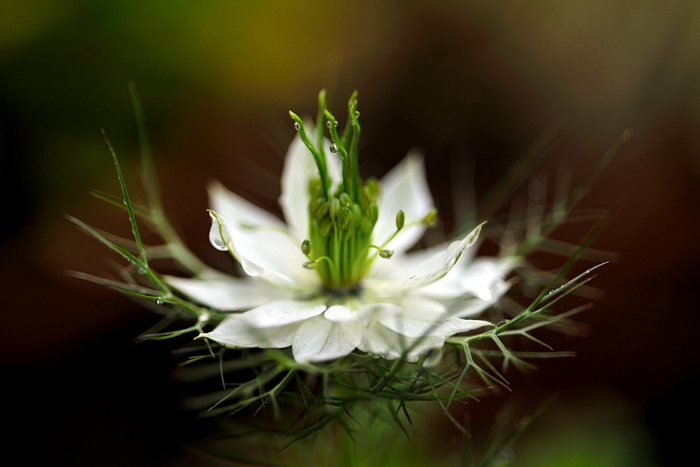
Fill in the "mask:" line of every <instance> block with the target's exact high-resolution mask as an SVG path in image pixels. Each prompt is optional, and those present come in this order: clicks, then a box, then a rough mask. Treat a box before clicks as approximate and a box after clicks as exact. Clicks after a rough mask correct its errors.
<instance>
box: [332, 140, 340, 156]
mask: <svg viewBox="0 0 700 467" xmlns="http://www.w3.org/2000/svg"><path fill="white" fill-rule="evenodd" d="M330 149H331V152H332V153H333V154H337V153H338V150H339V149H338V145H337V144H335V143H333V144H331V147H330Z"/></svg>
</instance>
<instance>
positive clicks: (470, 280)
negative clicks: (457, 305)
mask: <svg viewBox="0 0 700 467" xmlns="http://www.w3.org/2000/svg"><path fill="white" fill-rule="evenodd" d="M519 262H520V260H519V258H516V257H508V258H478V259H475V260H473V261H465V258H464V257H462V258H460V260H459V262H458V263H457V265H456V266H455V267H454V268H452V270H451V271H450V272H449V273H447V274H446V275H445V277H443V278H442V279H441V280H439V281H436V282H433V283H432V284H430V285H428V286H426V287H424V288H423V289H421V291H420V293H421V295H425V296H429V297H433V298H439V299H452V298H457V297H460V296H464V295H470V296H473V297H477V298H479V299H481V300H483V301H486V302H490V301H491V300H492V298H493V297H494V295H495V294H499V291H500V295H502V294H503V293H505V291H507V287H506V288H505V290H503V287H504V284H505V281H504V280H503V279H504V278H505V276H507V275H508V273H510V271H512V270H513V268H514V267H515V266H517V264H518V263H519Z"/></svg>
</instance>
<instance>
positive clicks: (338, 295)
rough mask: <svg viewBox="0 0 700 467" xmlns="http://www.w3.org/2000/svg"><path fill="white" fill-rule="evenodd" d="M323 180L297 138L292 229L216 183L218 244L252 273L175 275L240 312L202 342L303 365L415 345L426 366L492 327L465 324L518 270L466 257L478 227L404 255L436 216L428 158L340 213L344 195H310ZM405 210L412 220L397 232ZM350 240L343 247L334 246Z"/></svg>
mask: <svg viewBox="0 0 700 467" xmlns="http://www.w3.org/2000/svg"><path fill="white" fill-rule="evenodd" d="M302 131H303V129H302ZM324 144H325V147H326V148H328V147H329V145H330V142H324ZM326 164H327V166H326V170H327V174H328V181H329V183H330V185H331V186H329V187H328V193H335V195H329V198H333V199H338V191H339V190H337V187H338V186H340V185H341V184H342V183H343V182H344V181H347V179H344V178H343V176H344V172H343V169H342V168H341V164H340V159H339V158H338V157H337V156H335V155H333V154H331V155H330V156H329V157H326ZM346 170H347V168H346ZM314 179H316V180H317V181H316V185H315V186H316V187H317V190H321V189H322V188H319V187H318V183H319V182H318V179H319V169H318V162H315V160H314V157H313V156H312V154H311V152H310V151H309V149H307V146H306V145H305V144H304V143H303V142H302V141H301V139H300V138H299V136H297V137H296V138H295V139H294V141H293V142H292V144H291V146H290V148H289V151H288V153H287V157H286V160H285V166H284V171H283V174H282V181H281V182H282V196H281V197H280V204H281V206H282V210H283V213H284V217H285V220H286V224H285V223H284V222H282V221H281V220H280V219H278V218H277V217H276V216H274V215H272V214H270V213H268V212H267V211H264V210H262V209H260V208H258V207H257V206H254V205H253V204H251V203H250V202H248V201H246V200H245V199H243V198H241V197H239V196H238V195H236V194H234V193H232V192H230V191H228V190H226V189H225V188H224V187H223V186H221V185H220V184H218V183H215V184H212V185H211V186H210V187H209V196H210V202H211V207H212V217H213V224H212V231H211V236H210V239H211V241H212V244H213V245H214V246H215V247H217V248H219V249H222V250H223V249H228V250H229V251H230V252H231V254H232V255H233V256H234V257H235V258H236V260H237V261H238V262H239V263H240V264H241V266H242V268H243V271H244V272H245V273H246V275H247V277H244V278H236V277H230V276H226V275H223V274H222V275H220V276H217V277H206V278H198V279H183V278H176V277H168V278H166V279H167V281H168V283H169V284H170V285H172V286H173V287H174V288H176V289H177V290H179V291H181V292H182V293H184V294H185V295H187V296H189V297H191V298H192V299H194V300H196V301H198V302H200V303H202V304H204V305H206V306H209V307H212V308H215V309H218V310H224V311H233V312H236V313H231V314H230V315H229V316H228V317H226V318H225V319H224V320H223V321H222V322H221V323H220V324H219V325H218V326H217V327H216V328H215V329H214V330H213V331H211V332H207V333H203V334H202V335H201V337H206V338H208V339H211V340H214V341H216V342H218V343H219V344H221V345H223V346H226V347H232V348H251V347H252V348H284V347H289V346H291V347H292V350H293V354H294V358H295V359H296V360H297V361H298V362H318V361H324V360H331V359H336V358H340V357H343V356H345V355H347V354H349V353H350V352H352V351H353V350H355V349H358V350H360V351H363V352H368V353H370V354H372V355H376V356H382V357H386V358H390V359H396V358H398V357H399V356H400V355H401V354H402V353H403V352H404V351H405V350H406V349H408V348H409V347H411V346H413V347H412V348H411V350H410V351H409V354H408V359H409V360H410V361H417V360H418V359H419V358H420V357H421V356H422V355H424V354H425V353H426V352H427V351H428V350H430V349H435V348H440V347H441V346H442V345H443V343H444V341H445V339H446V338H447V337H449V336H451V335H454V334H456V333H461V332H466V331H471V330H473V329H477V328H480V327H483V326H488V325H491V323H489V322H487V321H481V320H473V319H464V317H467V316H473V315H475V314H477V313H479V312H481V311H483V310H484V309H486V308H487V307H488V306H490V305H492V304H493V303H494V302H495V301H496V300H498V299H499V298H500V297H501V296H502V295H503V293H505V292H506V290H507V289H508V283H507V282H505V281H504V280H503V278H504V277H505V275H506V274H508V272H509V271H510V270H511V268H512V267H513V266H514V262H513V260H508V259H495V258H491V259H478V260H471V258H467V256H468V253H467V252H465V250H466V249H467V248H469V247H470V246H471V245H472V244H474V242H475V241H476V239H477V236H478V234H479V230H480V227H477V228H476V229H475V230H474V231H473V232H471V233H470V234H469V235H467V236H466V237H465V238H464V239H462V240H459V241H456V242H452V243H451V244H449V245H446V244H444V245H439V246H436V247H433V248H430V249H428V250H423V251H419V252H416V253H406V251H407V250H408V249H409V248H411V246H413V245H414V244H415V243H416V242H417V241H418V240H419V239H420V238H421V236H422V235H423V232H424V231H425V229H426V222H424V221H423V220H424V219H425V218H426V215H428V213H429V212H430V211H431V209H433V201H432V198H431V196H430V192H429V190H428V185H427V182H426V179H425V169H424V166H423V161H422V158H421V157H420V156H418V155H417V154H414V153H411V154H409V155H408V156H407V157H406V158H405V159H404V160H403V161H402V162H400V163H399V164H398V166H396V167H395V168H394V169H393V170H392V171H391V172H389V173H388V174H387V175H386V176H385V177H384V178H383V179H382V180H381V181H379V182H378V184H377V183H376V182H374V185H372V183H367V184H365V185H363V184H362V183H361V182H359V183H358V187H359V189H360V192H361V193H363V192H362V190H365V187H366V185H370V186H369V188H366V191H367V193H364V194H363V195H362V196H366V199H365V200H364V201H362V206H364V207H363V208H362V209H360V206H359V203H357V202H356V203H355V205H354V206H356V207H354V208H353V205H350V204H344V206H348V207H342V208H341V207H340V206H341V201H343V200H342V199H341V200H340V201H333V203H335V205H333V203H330V202H329V203H326V204H327V205H328V206H320V201H323V200H324V198H323V197H321V198H320V201H318V200H315V199H314V195H313V189H310V188H309V187H310V183H311V181H312V180H314ZM356 180H357V179H356ZM377 188H378V190H377ZM373 190H374V191H373ZM346 191H351V190H350V189H348V190H346ZM319 192H320V191H319ZM377 192H378V193H377ZM355 193H357V192H355ZM372 193H374V195H376V196H375V197H374V198H373V197H372V196H374V195H372ZM329 198H325V199H329ZM374 200H376V206H374V207H372V206H371V204H372V203H373V202H374ZM314 203H315V204H314ZM353 209H354V211H353ZM373 209H374V214H372V212H371V211H372V210H373ZM329 211H330V213H329ZM341 211H343V212H341ZM399 211H402V212H403V213H404V215H405V222H404V225H403V226H402V228H398V229H397V220H396V218H397V213H398V212H399ZM348 212H349V213H351V214H348ZM310 213H311V214H310ZM314 213H316V214H314ZM367 213H369V214H367ZM353 214H354V215H353ZM314 216H315V217H314ZM346 217H349V218H350V219H349V220H347V219H346ZM372 217H374V219H373V220H372ZM327 219H330V220H331V221H332V225H331V226H330V227H329V226H328V222H329V221H328V220H327ZM363 222H364V223H363ZM372 222H374V223H373V224H372ZM342 223H345V226H346V227H345V230H342V229H341V227H340V226H339V225H340V224H342ZM314 229H316V230H314ZM326 229H330V230H326ZM353 229H355V230H353ZM348 232H354V233H352V235H355V236H354V237H353V236H351V235H350V233H348ZM345 234H347V235H348V237H347V238H346V239H345V240H342V241H343V242H345V243H338V244H335V243H333V242H334V241H336V240H337V239H338V238H339V237H338V236H339V235H341V236H342V235H345ZM324 235H326V237H324ZM363 235H364V236H365V237H366V238H365V237H363ZM330 237H333V238H330ZM343 238H345V237H343ZM307 239H309V240H310V242H308V248H309V249H310V250H312V251H311V252H310V253H309V252H308V251H307V254H306V255H305V254H304V253H302V248H300V245H302V242H303V241H304V240H307ZM334 239H335V240H334ZM324 242H326V243H324ZM363 242H364V243H363ZM324 245H325V246H324ZM358 245H359V247H358ZM375 245H378V246H375ZM356 247H357V250H352V248H356ZM317 248H318V249H320V250H321V251H315V250H317ZM324 248H325V249H324ZM343 248H345V249H346V250H347V251H346V250H344V249H343ZM378 250H383V251H384V252H386V253H383V255H384V256H390V259H385V258H383V257H379V253H378ZM391 250H393V255H392V254H391ZM463 252H465V253H464V254H463ZM345 254H347V255H354V257H352V258H350V259H348V258H345V259H343V255H345ZM460 256H461V257H462V259H461V260H460V261H459V263H457V260H458V259H460ZM309 260H312V261H309ZM343 261H345V262H343ZM341 263H342V266H341ZM456 264H457V265H456ZM455 265H456V267H455Z"/></svg>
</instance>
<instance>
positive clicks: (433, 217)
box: [422, 208, 438, 227]
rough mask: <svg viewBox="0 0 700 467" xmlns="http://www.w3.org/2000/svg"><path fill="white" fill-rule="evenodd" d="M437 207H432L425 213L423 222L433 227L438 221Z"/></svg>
mask: <svg viewBox="0 0 700 467" xmlns="http://www.w3.org/2000/svg"><path fill="white" fill-rule="evenodd" d="M437 213H438V212H437V209H436V208H430V211H428V214H426V215H425V217H424V218H423V221H422V222H423V224H424V225H426V226H428V227H433V226H434V225H435V223H436V221H437Z"/></svg>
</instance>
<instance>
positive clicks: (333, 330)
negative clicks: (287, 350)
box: [292, 316, 363, 363]
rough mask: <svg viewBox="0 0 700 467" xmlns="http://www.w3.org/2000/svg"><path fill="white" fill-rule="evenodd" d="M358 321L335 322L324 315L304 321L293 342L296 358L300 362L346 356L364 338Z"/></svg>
mask: <svg viewBox="0 0 700 467" xmlns="http://www.w3.org/2000/svg"><path fill="white" fill-rule="evenodd" d="M362 333H363V328H362V326H361V325H360V324H358V323H352V322H349V323H334V322H332V321H328V320H327V319H325V318H324V317H321V316H319V317H317V318H313V319H309V320H307V321H304V322H303V323H302V324H301V326H299V329H298V330H297V333H296V335H295V336H294V342H293V343H292V351H293V353H294V359H295V360H296V361H297V362H299V363H304V362H320V361H324V360H332V359H335V358H340V357H344V356H345V355H347V354H349V353H350V352H352V351H353V350H354V349H355V348H356V347H357V345H358V344H359V343H360V341H361V340H362Z"/></svg>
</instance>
